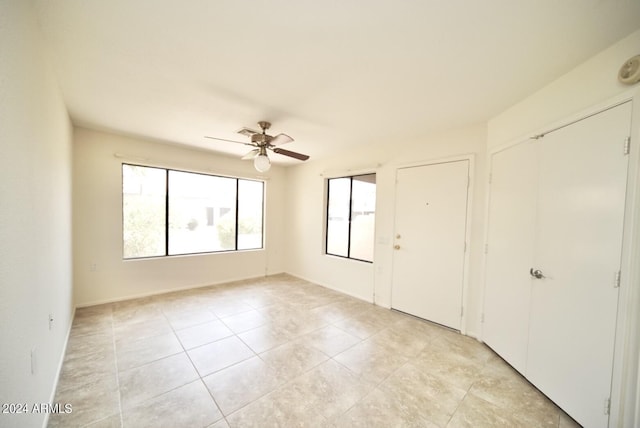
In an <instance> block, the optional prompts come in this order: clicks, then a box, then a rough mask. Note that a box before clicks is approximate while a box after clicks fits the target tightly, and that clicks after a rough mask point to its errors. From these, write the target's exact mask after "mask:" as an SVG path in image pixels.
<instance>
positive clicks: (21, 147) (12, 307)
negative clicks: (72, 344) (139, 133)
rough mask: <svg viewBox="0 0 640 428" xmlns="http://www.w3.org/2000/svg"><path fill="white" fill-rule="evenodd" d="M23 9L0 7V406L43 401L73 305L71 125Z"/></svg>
mask: <svg viewBox="0 0 640 428" xmlns="http://www.w3.org/2000/svg"><path fill="white" fill-rule="evenodd" d="M31 3H32V2H29V1H22V0H10V1H3V2H1V3H0V148H1V151H0V403H27V404H30V405H33V404H35V403H47V402H49V401H50V400H51V398H52V394H53V392H54V388H55V385H56V382H57V376H58V370H59V366H60V362H61V359H62V356H63V351H64V347H65V344H66V337H67V333H68V330H69V326H70V323H71V319H72V316H73V304H72V290H71V288H72V285H71V125H70V122H69V118H68V116H67V112H66V109H65V106H64V104H63V102H62V98H61V95H60V93H59V89H58V86H57V83H56V81H55V78H54V76H53V74H52V72H51V71H50V68H49V66H48V65H47V62H46V60H45V54H44V51H43V48H42V43H41V40H40V33H39V28H38V24H37V21H36V18H35V14H34V11H33V10H32V4H31ZM49 313H51V314H53V316H54V322H53V324H52V327H51V329H49V320H48V317H49ZM32 349H35V350H36V351H35V353H36V361H35V373H34V374H32V372H31V350H32ZM45 417H46V415H45V414H27V415H25V414H20V415H6V414H0V426H20V427H36V426H42V424H43V423H44V420H45Z"/></svg>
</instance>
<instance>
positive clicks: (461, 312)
mask: <svg viewBox="0 0 640 428" xmlns="http://www.w3.org/2000/svg"><path fill="white" fill-rule="evenodd" d="M463 315H464V307H462V306H460V317H461V318H462V316H463Z"/></svg>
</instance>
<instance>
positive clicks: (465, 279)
mask: <svg viewBox="0 0 640 428" xmlns="http://www.w3.org/2000/svg"><path fill="white" fill-rule="evenodd" d="M465 160H466V161H468V162H469V171H468V175H469V184H468V186H467V212H466V218H465V234H464V241H465V251H464V259H463V267H462V301H461V302H460V303H461V307H462V315H461V317H460V333H461V334H464V335H466V334H467V325H466V324H467V323H466V320H467V316H468V312H469V311H468V310H467V309H468V305H467V299H468V295H469V260H470V253H471V251H470V249H471V242H470V239H471V223H472V222H471V220H472V218H473V203H472V202H473V192H474V181H475V180H474V174H475V164H474V163H475V154H473V153H468V154H462V155H456V156H447V157H442V158H435V159H427V160H422V161H417V162H409V163H401V164H397V165H395V168H394V173H393V179H394V191H393V195H394V197H393V234H394V236H395V230H396V214H397V213H396V202H397V200H396V196H397V194H398V192H397V186H398V170H400V169H405V168H416V167H421V166H429V165H438V164H443V163H452V162H459V161H465ZM394 270H395V263H394V261H393V259H392V263H391V279H392V283H391V296H393V286H394V285H393V274H394ZM390 304H391V308H393V297H391V301H390Z"/></svg>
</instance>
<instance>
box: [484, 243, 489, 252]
mask: <svg viewBox="0 0 640 428" xmlns="http://www.w3.org/2000/svg"><path fill="white" fill-rule="evenodd" d="M484 253H485V254H489V244H484Z"/></svg>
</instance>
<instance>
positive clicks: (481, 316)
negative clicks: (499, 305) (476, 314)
mask: <svg viewBox="0 0 640 428" xmlns="http://www.w3.org/2000/svg"><path fill="white" fill-rule="evenodd" d="M480 324H484V313H482V314H480Z"/></svg>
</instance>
